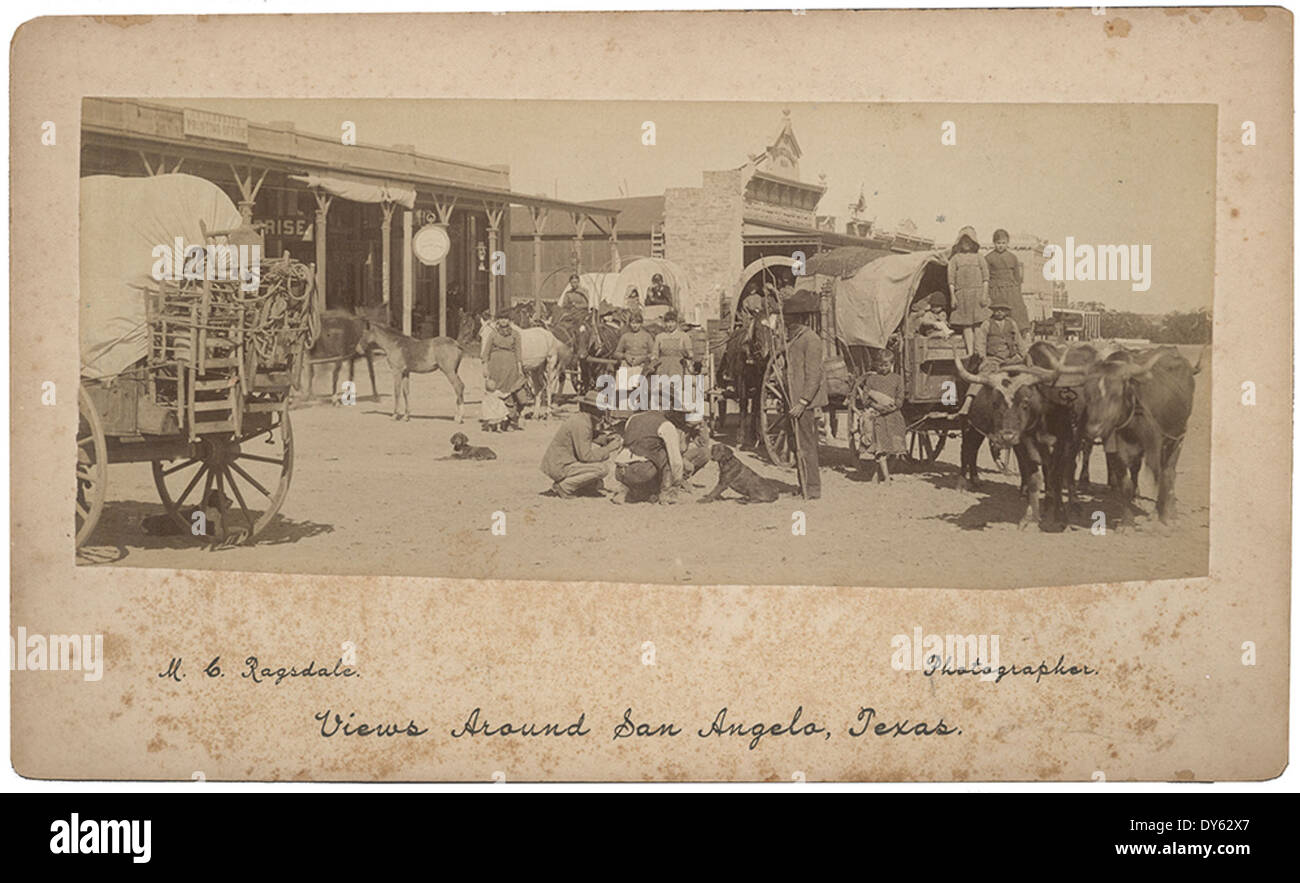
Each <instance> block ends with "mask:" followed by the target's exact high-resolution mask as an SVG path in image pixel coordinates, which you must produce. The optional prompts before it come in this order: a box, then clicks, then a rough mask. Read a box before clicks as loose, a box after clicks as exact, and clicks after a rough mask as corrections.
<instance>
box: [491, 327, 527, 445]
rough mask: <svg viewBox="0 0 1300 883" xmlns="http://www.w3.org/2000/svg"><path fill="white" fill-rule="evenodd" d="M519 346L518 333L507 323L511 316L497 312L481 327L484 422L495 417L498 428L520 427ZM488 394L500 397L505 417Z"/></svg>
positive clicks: (521, 375)
mask: <svg viewBox="0 0 1300 883" xmlns="http://www.w3.org/2000/svg"><path fill="white" fill-rule="evenodd" d="M520 350H521V343H520V340H519V333H518V332H517V331H515V329H514V328H513V327H512V326H511V325H510V318H509V317H508V316H497V318H496V321H495V322H494V324H493V325H492V327H490V328H488V329H486V330H485V331H484V334H483V349H482V353H481V355H482V359H483V388H484V390H485V396H484V418H485V420H484V422H485V423H488V422H490V421H492V420H493V419H494V418H495V422H496V424H497V426H496V428H498V429H522V428H523V427H521V426H520V425H519V407H518V404H517V402H516V397H517V396H518V394H519V391H520V390H522V389H523V387H524V364H523V357H522V355H521V354H520ZM488 396H495V397H497V398H498V399H500V400H501V403H502V404H503V405H504V406H505V410H506V415H505V417H504V419H501V418H500V416H499V415H500V408H499V407H497V406H496V403H494V402H491V401H490V400H489V399H488V398H487V397H488ZM489 415H491V416H489ZM488 428H492V427H491V426H488Z"/></svg>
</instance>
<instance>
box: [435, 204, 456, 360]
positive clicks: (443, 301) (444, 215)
mask: <svg viewBox="0 0 1300 883" xmlns="http://www.w3.org/2000/svg"><path fill="white" fill-rule="evenodd" d="M433 206H434V209H435V210H436V211H437V214H438V226H439V227H441V228H442V229H443V232H444V233H448V235H450V230H449V229H448V228H450V227H451V213H452V212H453V211H455V210H456V197H454V196H453V197H452V198H451V201H450V202H442V201H441V200H440V199H438V196H437V194H435V195H434V197H433ZM448 257H450V255H448ZM438 333H439V334H441V335H442V336H444V337H450V335H449V334H448V333H447V259H446V258H443V259H442V260H441V261H439V262H438Z"/></svg>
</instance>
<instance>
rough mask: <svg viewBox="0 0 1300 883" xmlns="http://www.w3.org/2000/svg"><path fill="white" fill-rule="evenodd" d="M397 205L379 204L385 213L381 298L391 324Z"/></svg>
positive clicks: (385, 202) (381, 234)
mask: <svg viewBox="0 0 1300 883" xmlns="http://www.w3.org/2000/svg"><path fill="white" fill-rule="evenodd" d="M394 208H395V203H391V202H388V201H387V200H385V201H384V202H381V203H380V204H379V210H380V211H381V212H383V226H381V227H380V228H379V241H380V242H381V243H382V244H381V246H380V247H381V248H383V250H384V254H383V259H382V260H380V262H379V266H380V278H381V279H382V280H383V289H382V293H381V297H382V298H383V301H384V314H385V315H386V316H387V317H388V321H389V323H390V324H391V323H392V321H393V313H392V305H391V304H392V286H393V224H392V221H393V209H394Z"/></svg>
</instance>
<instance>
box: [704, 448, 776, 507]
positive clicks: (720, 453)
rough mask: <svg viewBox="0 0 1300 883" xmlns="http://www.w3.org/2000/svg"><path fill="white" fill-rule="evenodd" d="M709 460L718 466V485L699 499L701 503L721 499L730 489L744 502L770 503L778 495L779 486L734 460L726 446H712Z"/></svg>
mask: <svg viewBox="0 0 1300 883" xmlns="http://www.w3.org/2000/svg"><path fill="white" fill-rule="evenodd" d="M709 459H710V460H714V461H716V462H717V464H718V484H717V486H716V487H715V488H714V489H713V490H711V491H709V493H708V494H707V495H705V496H703V497H701V498H700V502H701V503H712V502H713V501H714V500H719V499H721V498H722V492H723V491H725V490H726V489H727V488H731V489H732V490H733V491H735V492H736V493H738V494H740V496H741V497H743V498H744V499H745V501H746V502H750V503H771V502H774V501H775V500H776V498H777V496H778V495H779V493H780V491H779V488H780V487H781V485H780V484H779V483H778V482H775V481H770V480H768V479H766V478H764V477H763V476H761V475H759V474H758V473H757V472H755V471H754V470H753V469H750V468H749V467H748V466H746V465H745V464H744V463H741V462H740V461H739V460H737V459H736V454H735V452H734V451H732V450H731V448H729V447H727V446H726V445H714V446H713V447H712V449H710V452H709Z"/></svg>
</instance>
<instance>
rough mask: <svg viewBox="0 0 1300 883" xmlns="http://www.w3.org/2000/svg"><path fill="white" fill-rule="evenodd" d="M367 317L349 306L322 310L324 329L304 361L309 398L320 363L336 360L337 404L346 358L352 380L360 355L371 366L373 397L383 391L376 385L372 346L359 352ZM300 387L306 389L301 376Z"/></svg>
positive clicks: (332, 383) (334, 395) (334, 389)
mask: <svg viewBox="0 0 1300 883" xmlns="http://www.w3.org/2000/svg"><path fill="white" fill-rule="evenodd" d="M366 319H367V317H366V316H364V315H360V316H359V315H355V314H353V313H351V312H348V311H347V310H325V311H324V312H323V313H321V314H320V333H319V334H318V335H316V340H315V342H314V343H312V346H311V350H310V351H309V352H308V354H307V359H306V360H305V363H304V367H305V368H306V371H307V398H311V396H312V387H313V385H314V384H315V381H316V366H318V365H328V364H333V365H334V376H333V379H332V380H331V381H330V390H331V392H330V399H331V401H333V402H334V404H336V405H337V404H338V403H339V400H340V398H341V396H340V393H339V373H340V372H341V371H342V369H343V363H344V362H346V363H347V366H348V380H349V381H355V380H356V363H357V359H358V358H364V359H365V360H366V367H367V368H369V369H370V395H371V396H372V397H377V396H378V395H379V389H378V387H377V386H376V385H375V361H374V358H373V357H372V356H371V354H370V352H369V351H368V350H367V351H366V352H363V353H358V352H357V344H358V342H360V340H361V335H362V334H363V333H365V323H366ZM298 388H299V389H302V383H301V379H300V382H299V383H298Z"/></svg>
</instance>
